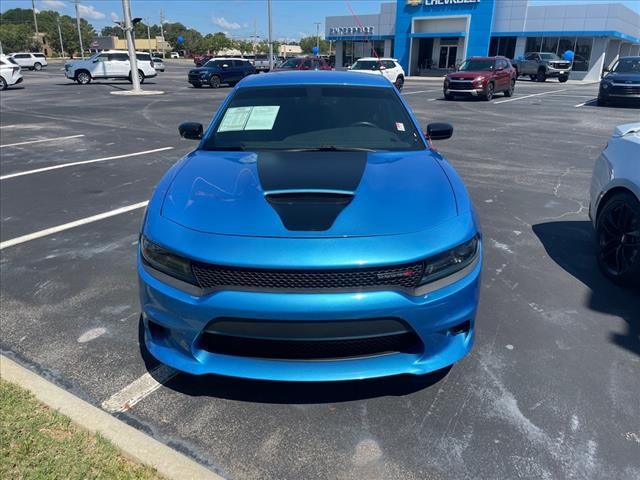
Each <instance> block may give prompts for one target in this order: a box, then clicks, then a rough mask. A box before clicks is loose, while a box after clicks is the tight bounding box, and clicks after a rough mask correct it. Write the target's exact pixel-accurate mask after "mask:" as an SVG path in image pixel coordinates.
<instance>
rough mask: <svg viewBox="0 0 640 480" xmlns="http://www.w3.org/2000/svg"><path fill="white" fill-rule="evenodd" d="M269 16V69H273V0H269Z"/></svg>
mask: <svg viewBox="0 0 640 480" xmlns="http://www.w3.org/2000/svg"><path fill="white" fill-rule="evenodd" d="M267 7H268V10H269V11H268V17H269V71H272V70H273V41H272V39H271V0H267Z"/></svg>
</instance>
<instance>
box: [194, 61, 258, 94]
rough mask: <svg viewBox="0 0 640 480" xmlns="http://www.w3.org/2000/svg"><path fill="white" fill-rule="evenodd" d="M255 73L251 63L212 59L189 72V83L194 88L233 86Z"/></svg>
mask: <svg viewBox="0 0 640 480" xmlns="http://www.w3.org/2000/svg"><path fill="white" fill-rule="evenodd" d="M254 73H256V69H255V68H254V66H253V65H251V62H249V61H248V60H243V59H240V58H213V59H211V60H209V61H208V62H207V63H205V64H204V65H203V66H201V67H199V68H194V69H192V70H190V71H189V83H190V84H191V85H193V86H194V87H196V88H200V87H201V86H203V85H209V86H210V87H211V88H218V87H219V86H220V85H222V84H223V83H226V84H229V85H231V86H234V85H235V84H236V83H238V82H239V81H240V80H242V79H243V78H244V77H246V76H247V75H251V74H254Z"/></svg>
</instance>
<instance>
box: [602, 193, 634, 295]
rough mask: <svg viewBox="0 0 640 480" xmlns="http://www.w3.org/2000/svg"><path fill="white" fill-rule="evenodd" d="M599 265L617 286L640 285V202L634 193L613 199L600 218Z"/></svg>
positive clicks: (604, 208)
mask: <svg viewBox="0 0 640 480" xmlns="http://www.w3.org/2000/svg"><path fill="white" fill-rule="evenodd" d="M596 232H597V236H598V265H599V266H600V268H601V270H602V272H603V273H604V274H605V275H606V276H607V277H609V278H610V279H611V280H613V281H614V282H616V283H620V284H624V285H630V284H631V283H632V282H637V283H638V284H639V285H640V202H638V200H637V199H636V197H635V196H634V195H633V194H631V193H627V192H624V193H619V194H616V195H615V196H614V197H613V198H611V199H610V200H609V201H608V202H607V203H606V204H605V205H604V206H603V207H602V211H601V212H600V214H599V215H598V219H597V222H596Z"/></svg>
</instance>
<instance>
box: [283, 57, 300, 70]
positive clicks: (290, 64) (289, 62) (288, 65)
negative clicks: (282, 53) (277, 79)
mask: <svg viewBox="0 0 640 480" xmlns="http://www.w3.org/2000/svg"><path fill="white" fill-rule="evenodd" d="M280 68H298V59H297V58H290V59H289V60H287V61H286V62H284V63H283V64H282V65H280Z"/></svg>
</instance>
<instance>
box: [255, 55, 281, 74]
mask: <svg viewBox="0 0 640 480" xmlns="http://www.w3.org/2000/svg"><path fill="white" fill-rule="evenodd" d="M272 61H273V66H274V67H275V66H276V65H277V64H278V57H277V56H276V55H274V56H273V57H272ZM253 65H254V66H255V67H256V70H257V71H258V72H268V71H269V69H270V68H271V67H270V65H269V55H256V59H255V61H254V62H253Z"/></svg>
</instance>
